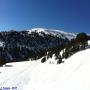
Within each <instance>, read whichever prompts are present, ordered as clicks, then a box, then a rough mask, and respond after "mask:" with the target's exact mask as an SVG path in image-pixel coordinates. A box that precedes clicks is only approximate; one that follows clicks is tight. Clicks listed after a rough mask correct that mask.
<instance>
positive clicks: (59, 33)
mask: <svg viewBox="0 0 90 90" xmlns="http://www.w3.org/2000/svg"><path fill="white" fill-rule="evenodd" d="M27 31H28V33H29V34H31V33H32V32H36V33H38V34H39V35H43V33H44V34H47V35H50V34H51V35H53V36H57V37H62V38H68V39H69V40H70V39H73V38H75V37H76V35H77V34H76V33H68V32H64V31H62V30H56V29H45V28H33V29H30V30H27Z"/></svg>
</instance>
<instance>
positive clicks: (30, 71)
mask: <svg viewBox="0 0 90 90" xmlns="http://www.w3.org/2000/svg"><path fill="white" fill-rule="evenodd" d="M7 65H12V67H0V72H1V73H0V87H17V89H15V90H90V70H89V69H90V49H87V50H85V51H80V52H78V53H76V54H74V55H73V56H72V57H70V58H69V59H67V60H66V62H64V63H62V64H60V65H56V64H48V63H43V64H41V63H40V60H38V61H32V62H31V61H27V62H18V63H10V64H7ZM10 90H11V89H10Z"/></svg>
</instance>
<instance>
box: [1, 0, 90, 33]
mask: <svg viewBox="0 0 90 90" xmlns="http://www.w3.org/2000/svg"><path fill="white" fill-rule="evenodd" d="M33 27H39V28H40V27H41V28H52V29H62V30H64V31H67V32H86V33H90V0H0V30H10V29H15V30H24V29H29V28H33Z"/></svg>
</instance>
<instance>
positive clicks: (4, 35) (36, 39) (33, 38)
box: [0, 28, 76, 62]
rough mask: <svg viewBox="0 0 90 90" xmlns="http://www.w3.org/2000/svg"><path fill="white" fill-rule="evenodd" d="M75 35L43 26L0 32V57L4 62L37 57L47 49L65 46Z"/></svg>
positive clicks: (42, 54)
mask: <svg viewBox="0 0 90 90" xmlns="http://www.w3.org/2000/svg"><path fill="white" fill-rule="evenodd" d="M75 36H76V35H75V34H73V33H66V32H64V31H60V30H53V29H48V30H47V29H43V28H34V29H30V30H24V31H15V30H11V31H7V32H0V59H1V60H5V61H6V62H16V61H27V60H28V59H29V58H31V59H34V60H35V59H39V58H41V57H42V56H44V55H45V53H46V50H47V49H49V48H54V47H57V46H61V45H63V46H65V45H66V44H67V43H68V41H69V40H70V39H71V38H75Z"/></svg>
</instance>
